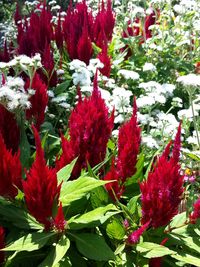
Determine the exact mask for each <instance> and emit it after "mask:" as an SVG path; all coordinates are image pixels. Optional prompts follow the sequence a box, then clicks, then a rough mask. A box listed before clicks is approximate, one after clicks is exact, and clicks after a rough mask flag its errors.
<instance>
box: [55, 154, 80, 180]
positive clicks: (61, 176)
mask: <svg viewBox="0 0 200 267" xmlns="http://www.w3.org/2000/svg"><path fill="white" fill-rule="evenodd" d="M76 161H77V158H75V159H74V160H73V161H72V162H71V163H70V164H68V165H66V166H65V167H63V168H62V169H61V170H59V171H58V172H57V180H58V183H59V184H60V183H61V182H62V181H64V182H66V181H67V180H68V179H69V177H70V176H71V173H72V171H73V168H74V165H75V164H76Z"/></svg>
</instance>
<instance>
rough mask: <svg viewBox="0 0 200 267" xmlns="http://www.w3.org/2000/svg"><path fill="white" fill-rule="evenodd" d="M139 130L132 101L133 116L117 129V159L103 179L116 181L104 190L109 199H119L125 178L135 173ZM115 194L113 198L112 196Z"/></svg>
mask: <svg viewBox="0 0 200 267" xmlns="http://www.w3.org/2000/svg"><path fill="white" fill-rule="evenodd" d="M140 133H141V130H140V128H139V126H138V123H137V106H136V100H135V99H134V107H133V115H132V117H131V119H130V120H129V121H128V122H126V123H125V124H124V125H123V126H122V127H121V128H120V129H119V136H118V157H117V159H116V161H115V160H113V162H112V167H111V169H110V171H109V172H108V173H107V174H106V176H105V177H104V180H108V181H109V180H116V181H115V182H111V183H108V184H107V185H106V188H107V190H108V192H109V193H110V195H111V197H112V198H113V199H115V196H116V197H117V198H120V197H121V195H122V193H123V191H124V183H125V182H126V180H127V178H129V177H131V176H132V175H134V174H135V172H136V163H137V156H138V154H139V148H140V141H141V136H140ZM114 194H115V196H114Z"/></svg>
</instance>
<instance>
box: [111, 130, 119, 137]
mask: <svg viewBox="0 0 200 267" xmlns="http://www.w3.org/2000/svg"><path fill="white" fill-rule="evenodd" d="M118 135H119V130H118V129H116V130H113V131H112V136H114V137H115V138H117V137H118Z"/></svg>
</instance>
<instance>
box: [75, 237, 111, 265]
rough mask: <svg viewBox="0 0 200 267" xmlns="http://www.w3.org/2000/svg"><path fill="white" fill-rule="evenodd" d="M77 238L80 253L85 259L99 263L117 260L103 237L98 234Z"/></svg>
mask: <svg viewBox="0 0 200 267" xmlns="http://www.w3.org/2000/svg"><path fill="white" fill-rule="evenodd" d="M74 236H75V235H74ZM75 238H76V246H77V248H78V250H79V252H80V253H81V254H83V255H84V256H85V257H87V258H89V259H92V260H97V261H108V260H114V259H115V254H114V253H113V251H112V250H111V249H110V247H109V246H108V245H107V244H106V242H105V240H104V238H103V237H102V236H99V235H97V234H78V235H76V236H75Z"/></svg>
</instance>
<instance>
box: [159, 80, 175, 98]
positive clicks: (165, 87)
mask: <svg viewBox="0 0 200 267" xmlns="http://www.w3.org/2000/svg"><path fill="white" fill-rule="evenodd" d="M175 88H176V87H175V85H174V84H170V83H164V84H162V93H164V94H165V95H166V96H167V97H169V96H172V95H173V91H174V90H175Z"/></svg>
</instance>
